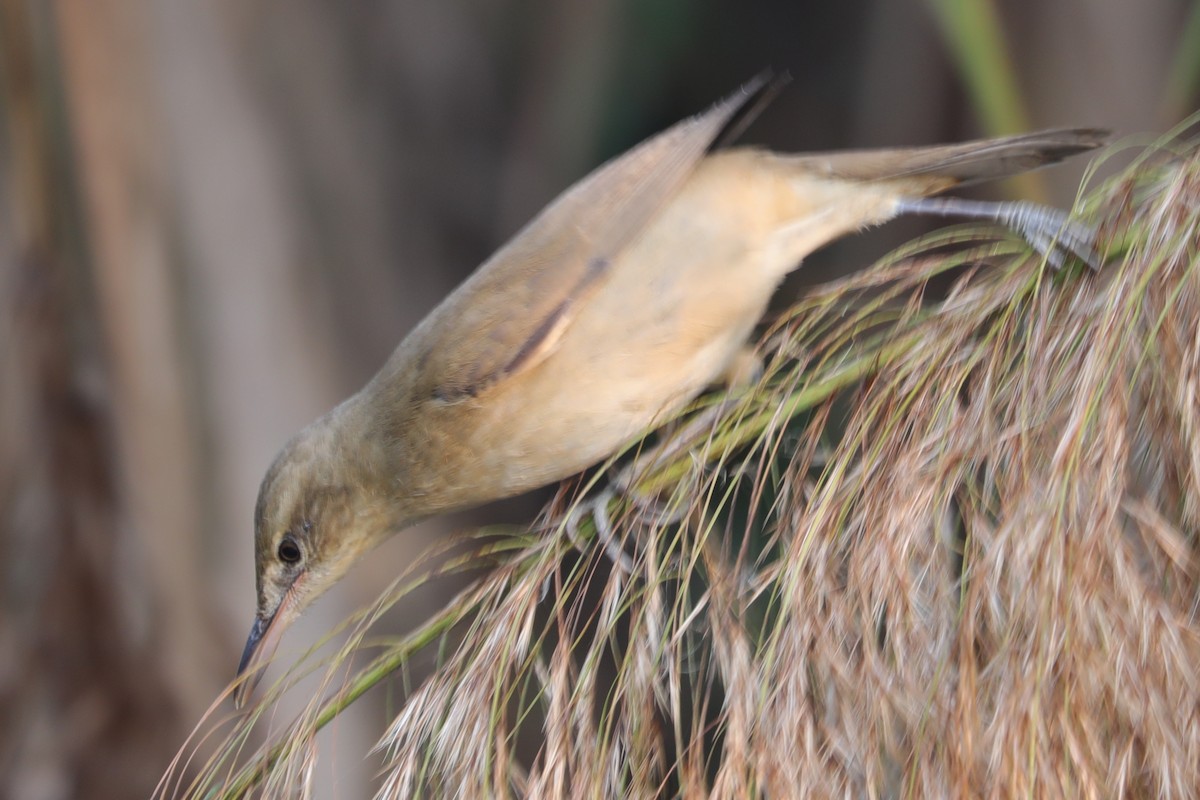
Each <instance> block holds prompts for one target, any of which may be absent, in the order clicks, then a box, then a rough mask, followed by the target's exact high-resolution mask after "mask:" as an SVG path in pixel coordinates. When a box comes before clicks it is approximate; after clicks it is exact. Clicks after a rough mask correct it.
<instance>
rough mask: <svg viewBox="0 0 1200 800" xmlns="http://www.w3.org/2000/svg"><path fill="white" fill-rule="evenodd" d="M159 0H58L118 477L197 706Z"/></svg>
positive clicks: (176, 663)
mask: <svg viewBox="0 0 1200 800" xmlns="http://www.w3.org/2000/svg"><path fill="white" fill-rule="evenodd" d="M151 7H152V3H151V2H149V1H148V0H112V1H111V2H105V3H95V2H92V0H59V2H56V3H54V5H53V8H54V10H55V12H56V14H55V17H56V21H57V38H58V41H59V45H60V53H61V69H62V73H63V84H64V87H65V100H66V106H67V118H68V120H69V123H70V134H71V138H72V141H73V146H74V157H75V159H76V162H77V171H78V176H79V184H80V192H81V202H82V207H83V217H84V222H85V230H86V235H87V240H88V244H89V257H90V259H91V267H92V272H93V283H94V287H95V292H96V302H97V306H98V309H99V317H100V327H101V331H102V335H103V340H104V344H105V347H106V353H105V354H106V356H107V359H108V368H109V370H110V372H111V384H112V393H113V410H114V421H115V426H116V433H117V447H118V452H119V455H120V462H119V463H120V471H119V477H120V481H121V483H120V488H121V491H122V494H123V497H124V498H125V502H126V504H127V508H126V512H127V514H128V517H129V523H130V524H131V526H132V528H133V530H134V532H135V533H136V534H137V536H138V545H139V546H140V547H141V548H144V551H145V553H146V555H147V560H148V567H149V574H150V576H151V584H152V591H153V592H154V594H155V596H156V598H157V600H156V602H157V605H156V607H155V609H154V611H155V612H156V613H155V614H154V615H153V618H152V619H150V620H148V624H150V625H152V626H155V627H156V636H157V637H158V645H157V646H158V648H159V652H160V654H161V657H162V663H163V667H164V669H165V671H166V674H167V675H168V676H169V679H170V681H171V683H172V687H173V689H174V691H175V693H176V695H177V696H178V697H180V698H181V699H182V700H183V702H184V705H185V708H186V709H188V712H189V716H190V715H192V713H193V712H198V711H200V710H202V709H203V708H205V707H206V706H207V703H208V700H209V699H210V698H211V697H212V694H213V693H214V692H215V691H216V690H217V689H219V686H217V685H214V684H213V681H212V678H211V676H212V675H213V674H216V673H217V670H215V669H211V668H210V664H211V663H212V660H213V659H214V658H219V657H220V655H223V653H220V652H214V648H213V647H211V646H210V645H211V641H212V637H211V635H210V630H209V627H210V623H209V620H208V617H207V613H206V610H205V609H206V605H205V593H204V591H203V587H202V585H201V576H202V575H203V570H202V569H198V568H197V565H198V564H201V563H202V562H203V557H202V556H203V550H202V547H201V544H202V541H203V539H202V531H201V530H200V523H201V520H202V518H203V516H202V509H201V500H200V487H201V485H202V484H201V481H200V477H199V473H200V467H199V461H200V455H199V451H198V436H197V430H198V424H197V422H196V414H195V406H196V403H195V402H194V401H193V398H192V396H191V391H190V386H189V375H188V372H187V370H186V369H185V364H186V363H188V362H187V360H186V353H187V350H188V348H187V347H186V343H185V341H184V332H185V326H184V324H183V322H182V314H181V307H182V302H181V298H180V296H179V283H180V281H179V270H178V268H177V261H178V259H177V258H176V256H177V253H176V252H175V242H174V240H173V236H174V228H175V215H174V202H173V200H174V198H173V193H172V191H171V187H170V185H169V180H168V170H167V163H166V153H165V149H166V148H165V142H164V140H163V134H162V125H161V122H160V119H159V114H158V109H157V108H156V107H155V104H154V99H155V97H156V93H155V91H154V89H155V86H154V79H155V76H156V75H157V73H158V70H157V69H156V64H155V62H154V59H153V49H152V42H151V41H150V35H151V32H152V31H151V29H150V26H149V24H148V22H147V20H149V19H150V18H151V15H150V11H151Z"/></svg>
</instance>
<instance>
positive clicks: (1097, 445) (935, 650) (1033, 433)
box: [161, 139, 1200, 798]
mask: <svg viewBox="0 0 1200 800" xmlns="http://www.w3.org/2000/svg"><path fill="white" fill-rule="evenodd" d="M1076 211H1077V213H1078V214H1079V216H1080V217H1081V218H1082V219H1084V220H1086V221H1088V222H1090V223H1092V224H1095V225H1097V226H1098V228H1099V230H1100V232H1101V235H1100V247H1101V249H1102V250H1106V251H1107V257H1108V262H1109V263H1108V265H1107V266H1106V267H1105V269H1104V270H1103V271H1102V272H1101V273H1099V274H1092V273H1090V272H1088V271H1086V270H1085V269H1084V268H1082V267H1081V266H1079V267H1068V268H1067V269H1065V270H1063V271H1061V272H1055V271H1053V270H1051V269H1049V268H1048V267H1047V266H1046V265H1045V264H1044V263H1043V262H1042V261H1041V260H1040V259H1039V258H1037V257H1036V256H1034V255H1032V254H1030V253H1029V252H1028V250H1027V249H1026V248H1025V247H1024V246H1023V244H1022V243H1021V242H1020V241H1019V240H1017V239H1016V238H1015V237H1013V236H1011V235H1008V234H1006V233H1005V232H1003V231H999V230H995V229H986V228H980V227H978V226H976V227H971V228H950V229H947V230H945V231H943V232H942V233H940V234H938V235H937V236H936V237H933V238H928V239H926V240H924V241H922V242H920V243H918V244H914V245H912V246H910V247H908V248H906V249H905V250H904V251H902V252H899V253H896V254H893V255H892V256H891V257H889V258H888V259H887V260H885V261H884V262H882V263H880V264H878V265H876V266H875V267H874V268H872V269H870V270H868V271H865V272H862V273H859V274H857V275H855V276H853V277H851V278H849V279H847V280H844V281H842V282H839V283H837V284H834V285H831V286H829V287H827V288H824V289H822V290H820V291H817V292H814V293H812V294H810V295H809V296H808V297H807V298H806V299H804V300H803V301H802V302H800V303H799V304H798V305H797V306H795V307H794V308H792V309H791V310H790V311H789V312H787V313H786V314H785V315H784V316H783V317H782V318H781V319H779V320H778V322H777V323H776V324H775V325H774V326H773V327H771V328H770V329H769V330H768V331H767V332H766V334H765V335H764V337H763V338H762V340H761V345H760V351H761V354H762V356H763V359H764V363H765V365H766V369H765V371H764V373H763V375H762V377H761V379H760V380H759V381H758V382H757V383H756V384H755V385H753V386H750V387H748V388H745V389H741V390H738V391H735V392H733V393H731V394H728V395H724V396H717V395H713V396H709V397H706V398H704V399H703V400H701V401H700V402H698V403H697V404H696V407H695V408H694V409H692V411H691V413H692V414H693V415H704V414H706V413H707V414H709V416H708V417H705V419H707V420H708V422H707V423H706V424H704V425H702V426H697V425H691V426H689V425H688V424H687V423H686V422H685V421H680V422H677V423H675V424H674V425H672V426H668V427H667V429H665V430H664V431H660V432H659V434H658V435H657V436H658V439H657V441H656V442H655V443H647V444H643V446H642V447H643V452H648V453H658V457H656V458H649V457H647V456H644V455H643V456H641V457H640V458H639V457H637V456H635V455H634V454H627V455H626V456H625V457H624V458H623V459H622V460H621V462H620V463H619V464H618V465H617V466H615V467H613V469H612V470H610V472H609V473H604V472H600V473H598V474H596V475H594V476H591V478H590V479H587V480H585V479H580V480H579V481H577V482H575V483H574V484H572V485H569V486H566V487H564V488H563V489H562V491H561V492H560V494H559V496H558V498H557V499H556V501H555V502H554V503H553V504H552V506H551V507H550V508H549V509H547V511H546V513H545V515H544V516H543V518H542V519H541V520H540V521H539V523H538V524H537V525H536V526H535V527H534V528H533V529H531V530H529V531H521V532H517V533H511V532H508V533H504V532H501V533H500V534H494V533H493V534H490V535H489V534H487V533H486V532H485V533H481V534H475V535H473V536H471V537H468V539H467V541H468V543H469V544H470V546H469V548H468V550H469V553H468V554H467V555H462V554H461V551H460V552H459V553H458V554H457V555H453V554H450V553H451V551H449V550H447V551H446V552H445V553H441V554H431V556H430V558H429V560H427V561H426V562H423V564H421V565H417V566H415V567H413V568H412V569H411V570H410V571H409V572H408V573H406V575H405V576H404V577H402V578H401V579H400V580H399V581H398V582H397V585H396V587H395V588H394V589H393V591H392V592H390V593H389V595H388V596H387V597H385V598H383V599H382V600H381V601H380V607H383V606H385V605H386V604H390V603H394V602H403V598H404V597H405V596H406V593H408V592H410V591H411V590H412V589H413V588H414V587H416V586H418V585H420V583H421V582H422V581H425V580H428V579H429V578H430V577H431V576H432V575H434V574H438V573H443V572H446V571H455V570H463V569H478V568H479V567H480V566H481V565H484V566H486V567H487V568H486V569H484V570H482V571H480V572H478V573H477V577H476V578H475V579H474V580H473V582H472V583H471V585H470V587H469V588H468V589H467V590H466V591H464V592H463V593H462V594H461V595H460V596H459V597H458V598H457V599H456V600H455V601H454V602H453V603H452V604H451V605H450V606H449V607H447V608H446V609H444V610H443V611H442V612H440V613H439V614H438V615H437V616H435V617H434V618H433V619H431V620H429V621H428V622H427V623H426V624H425V625H424V626H423V627H422V628H420V629H419V630H417V631H415V632H413V633H411V634H409V635H408V636H406V637H404V638H403V639H399V640H387V641H384V642H383V643H380V642H378V641H376V642H372V643H371V644H370V647H369V648H368V645H367V644H366V643H365V640H364V639H363V634H364V633H365V632H366V631H367V630H368V629H369V622H370V619H371V618H372V617H373V616H374V615H375V614H376V612H377V611H378V610H379V608H375V609H369V610H365V611H364V612H363V613H362V614H361V615H360V617H359V618H358V619H357V620H355V621H354V623H355V633H354V634H353V635H352V636H351V639H350V643H349V644H348V645H346V646H345V647H344V648H342V649H340V650H339V651H338V652H335V653H333V654H332V655H329V656H327V657H325V659H324V660H321V659H317V658H314V659H311V660H310V661H309V662H307V663H305V664H303V665H298V666H296V667H294V668H293V669H294V670H305V669H327V670H328V675H329V677H328V679H327V681H328V686H329V687H331V690H332V693H331V694H330V696H329V697H328V698H327V699H324V700H314V701H313V702H312V705H311V707H310V711H309V712H308V713H306V714H304V715H302V716H301V717H300V718H299V719H297V720H296V721H295V722H294V723H293V724H292V725H291V726H290V727H288V728H287V729H286V730H276V731H274V732H273V733H272V735H271V736H270V737H269V738H268V740H267V741H266V743H265V744H263V745H262V746H261V748H260V749H258V750H256V751H254V752H249V748H248V746H247V745H246V742H248V741H251V738H250V737H251V735H252V734H251V731H252V729H253V728H254V726H255V725H256V724H259V723H261V722H262V721H263V720H264V719H265V718H266V717H267V716H269V715H270V714H271V708H272V703H273V702H274V700H275V696H276V693H277V692H278V691H281V690H282V687H279V688H278V689H277V690H276V691H275V692H272V693H269V694H268V695H267V696H266V697H264V698H263V699H262V701H261V703H260V705H259V707H258V708H257V709H255V710H254V711H253V713H252V714H250V715H249V716H246V717H244V718H239V719H227V720H224V721H220V722H217V721H211V722H206V723H205V724H206V725H211V726H212V727H211V728H206V729H203V730H204V731H205V732H206V733H207V734H208V735H213V736H216V737H217V738H218V739H219V738H220V737H221V736H225V737H227V738H225V739H224V744H222V745H221V746H220V747H219V748H218V750H217V752H216V755H214V756H213V757H212V758H211V759H210V760H209V761H208V762H207V764H205V765H203V766H198V765H193V768H195V769H197V772H196V774H197V777H196V779H195V781H194V782H193V783H191V785H187V784H186V782H175V781H176V778H177V776H178V775H179V774H182V770H179V771H176V772H173V773H172V775H170V776H168V778H167V779H165V780H164V783H163V785H162V788H161V795H162V796H164V797H166V796H175V795H185V796H203V797H220V798H227V797H241V796H245V795H249V794H253V795H262V796H271V797H285V796H286V797H290V796H294V795H295V794H297V793H301V792H302V791H303V790H304V789H305V786H306V780H307V778H306V774H307V767H308V765H309V764H310V763H311V759H312V758H313V757H314V748H315V744H314V735H315V731H316V729H317V728H319V727H320V726H322V725H324V724H325V723H326V722H328V721H329V720H330V719H332V718H333V717H335V716H336V715H337V714H338V713H339V712H340V710H341V709H342V708H344V707H345V706H346V705H347V704H349V703H350V702H353V700H355V699H356V698H357V697H358V696H359V695H361V693H362V692H363V691H365V689H366V688H368V687H369V686H371V685H374V684H376V683H378V682H380V681H386V680H399V679H397V678H395V677H394V676H395V675H397V674H400V675H403V674H404V668H403V667H402V665H404V664H406V663H409V662H410V661H411V659H412V658H413V657H414V656H415V655H416V654H418V653H435V654H437V655H436V656H435V657H436V658H437V660H438V667H437V669H436V670H435V671H434V672H433V674H432V675H431V676H430V677H428V678H427V679H425V680H424V681H423V682H420V683H419V684H418V685H416V686H415V687H412V688H411V692H410V693H408V694H407V696H406V698H405V700H404V702H403V703H402V705H401V706H400V708H399V710H398V713H396V714H395V715H394V718H393V719H391V721H390V722H387V723H385V729H384V730H383V731H382V733H381V736H380V740H379V749H380V751H381V752H382V754H383V758H384V764H385V766H384V770H383V774H382V778H381V783H380V790H379V797H381V798H399V797H410V796H426V797H432V796H444V797H465V798H471V797H504V796H512V797H541V798H555V797H562V798H567V797H660V796H684V797H700V796H713V797H775V798H784V797H806V796H815V797H821V796H838V797H842V796H851V797H975V796H996V797H1012V796H1030V797H1088V796H1094V797H1110V796H1113V797H1115V796H1125V797H1156V798H1158V797H1188V796H1193V795H1194V793H1195V792H1196V787H1197V786H1200V635H1198V634H1200V624H1198V620H1197V606H1198V603H1200V543H1198V542H1197V530H1198V529H1200V261H1198V242H1197V234H1196V231H1197V230H1198V229H1200V228H1198V226H1200V158H1198V155H1197V150H1196V148H1195V147H1194V146H1193V145H1192V144H1191V143H1187V142H1184V141H1181V140H1178V139H1177V140H1171V141H1169V142H1168V143H1166V144H1163V143H1160V144H1158V145H1157V146H1155V147H1152V148H1149V149H1147V150H1145V151H1144V152H1143V153H1141V154H1140V156H1139V157H1138V159H1137V160H1136V163H1134V164H1133V165H1132V166H1131V167H1129V168H1128V169H1126V170H1125V171H1124V172H1123V173H1121V174H1120V175H1118V176H1117V177H1115V178H1113V179H1112V180H1110V181H1109V182H1107V183H1105V184H1104V185H1103V186H1100V187H1097V188H1095V189H1094V190H1092V191H1090V192H1087V193H1081V200H1080V202H1079V203H1078V207H1077V209H1076ZM943 274H950V275H952V276H953V283H952V284H951V289H950V290H949V292H948V293H947V294H946V295H945V296H944V298H943V299H940V300H936V301H935V300H929V299H928V298H927V297H926V287H927V284H928V281H929V280H930V279H931V278H932V277H934V276H935V275H943ZM709 408H716V409H717V411H715V412H710V411H706V409H709ZM714 414H715V415H716V416H713V415H714ZM655 447H658V448H663V449H659V450H655V449H654V448H655ZM629 464H633V465H634V466H632V467H630V466H628V465H629ZM620 468H624V469H626V470H627V471H628V470H633V472H634V473H636V474H635V480H634V483H635V488H634V489H633V490H631V491H628V492H624V493H618V494H617V495H615V496H612V497H608V498H605V497H601V499H600V500H595V499H593V500H592V501H591V507H590V511H589V510H588V509H587V508H581V506H580V501H579V499H578V498H579V497H582V496H585V495H586V496H587V497H591V498H595V497H597V496H598V495H600V491H599V490H600V489H602V488H603V487H604V486H605V485H606V484H607V483H608V481H609V474H612V472H613V471H615V470H616V469H620ZM627 474H629V473H628V472H627ZM597 518H607V520H608V521H609V523H610V525H609V527H611V529H612V535H613V536H614V537H615V538H617V539H619V540H621V541H622V543H623V549H624V551H625V553H626V554H627V555H628V557H629V558H630V559H631V560H632V563H633V567H632V571H631V572H629V573H626V572H624V571H622V570H619V569H614V568H613V566H612V562H611V560H610V559H609V558H608V557H607V556H606V555H605V553H604V551H605V547H604V546H602V545H601V544H599V543H595V542H593V541H592V540H593V539H594V538H595V537H596V535H597V534H596V524H595V522H596V520H597ZM569 520H574V522H575V523H576V524H574V525H573V526H568V521H569ZM568 527H574V529H575V531H574V538H575V539H576V540H577V541H578V540H583V541H587V542H589V543H590V544H591V545H592V546H590V547H586V548H585V550H584V552H583V553H582V554H580V553H579V551H578V550H576V548H575V547H574V545H573V544H572V536H571V535H568V530H567V529H568ZM609 547H610V549H611V547H612V545H611V544H610V545H609ZM356 647H359V648H361V649H366V650H367V652H368V653H369V654H370V655H371V657H372V658H373V659H374V660H373V661H371V662H369V663H368V664H366V665H365V666H364V667H362V668H361V670H359V671H357V672H355V673H353V674H351V675H349V676H348V677H347V674H346V672H347V668H346V659H347V658H348V655H349V654H350V652H351V651H352V650H353V649H354V648H356ZM397 671H399V672H397ZM255 735H257V734H255ZM243 748H247V749H246V751H243ZM186 755H187V754H186V752H185V753H183V754H182V756H183V757H186ZM181 763H182V762H181Z"/></svg>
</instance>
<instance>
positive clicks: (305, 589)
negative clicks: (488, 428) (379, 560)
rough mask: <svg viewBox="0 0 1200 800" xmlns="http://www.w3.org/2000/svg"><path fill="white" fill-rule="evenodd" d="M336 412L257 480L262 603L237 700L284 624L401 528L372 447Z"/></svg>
mask: <svg viewBox="0 0 1200 800" xmlns="http://www.w3.org/2000/svg"><path fill="white" fill-rule="evenodd" d="M332 417H333V415H330V417H326V418H322V419H321V420H318V421H317V422H315V423H313V424H312V425H310V426H309V427H308V428H306V429H305V430H303V431H302V432H301V433H300V434H299V435H297V436H296V438H295V439H293V440H292V441H291V442H289V443H288V444H287V446H285V447H284V449H283V450H282V451H281V452H280V453H279V455H278V456H277V457H276V458H275V462H274V463H273V464H272V465H271V468H270V469H269V470H268V471H267V475H266V477H265V478H263V482H262V486H261V487H260V488H259V493H258V503H257V505H256V507H255V513H254V575H255V583H256V586H257V590H258V608H257V613H256V614H255V618H254V624H253V626H252V627H251V629H250V636H249V638H248V639H247V640H246V648H245V650H244V651H243V653H242V660H241V663H240V665H239V666H238V676H239V677H241V676H243V675H245V676H246V677H245V679H244V680H243V681H242V683H241V684H239V685H238V687H237V692H236V694H235V701H236V704H237V705H238V706H239V707H240V706H241V705H243V704H244V702H245V700H246V699H247V697H249V695H250V693H251V691H252V690H253V688H254V686H255V684H256V683H257V682H258V679H259V678H260V677H261V675H262V671H263V670H262V667H263V665H264V664H265V663H266V661H268V660H269V659H270V657H271V655H272V653H273V652H274V650H275V647H276V646H277V645H278V643H279V640H280V638H281V637H282V635H283V632H284V630H286V629H287V627H288V626H289V625H291V624H292V622H293V621H295V619H296V618H297V617H298V616H300V613H301V612H302V611H304V609H305V608H307V607H308V605H309V604H310V603H311V602H312V601H313V600H315V599H316V598H317V597H319V596H320V595H321V594H322V593H324V592H325V590H326V589H328V588H329V587H330V586H332V585H333V584H334V583H335V582H336V581H337V580H338V578H340V577H341V576H342V575H344V574H345V572H346V570H348V569H349V568H350V566H351V565H352V564H353V563H354V562H355V561H356V560H357V559H358V558H359V557H360V556H361V555H362V554H363V553H364V552H366V551H367V550H368V549H370V548H371V547H373V546H374V545H375V544H377V543H378V542H379V541H381V540H382V539H383V538H385V537H386V536H387V535H388V534H389V533H391V532H392V531H393V530H394V529H395V527H394V526H393V525H392V524H391V523H392V517H391V514H390V513H389V510H390V509H389V504H388V503H387V502H386V498H385V496H384V494H385V493H384V492H383V491H381V490H380V489H379V487H378V483H377V481H375V480H373V479H372V478H373V472H375V469H374V466H375V465H374V464H373V462H371V461H370V460H369V459H368V456H367V453H368V452H369V449H364V448H362V447H358V446H355V443H351V442H347V441H345V440H344V439H345V438H346V437H345V436H344V435H343V433H344V431H341V430H339V428H340V426H338V425H336V424H335V422H336V419H334V418H332ZM247 673H254V674H251V675H247Z"/></svg>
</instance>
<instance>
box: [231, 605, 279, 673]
mask: <svg viewBox="0 0 1200 800" xmlns="http://www.w3.org/2000/svg"><path fill="white" fill-rule="evenodd" d="M274 618H275V615H274V614H272V615H271V616H269V617H255V618H254V624H253V625H252V626H250V635H249V636H248V637H246V648H245V649H244V650H242V660H241V661H240V662H239V663H238V668H237V677H239V678H240V677H242V673H243V672H245V671H246V667H247V666H249V664H250V660H251V659H253V658H254V651H256V650H258V645H259V644H260V643H261V642H262V638H263V635H264V634H265V633H266V632H267V629H268V628H270V627H271V620H272V619H274Z"/></svg>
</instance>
